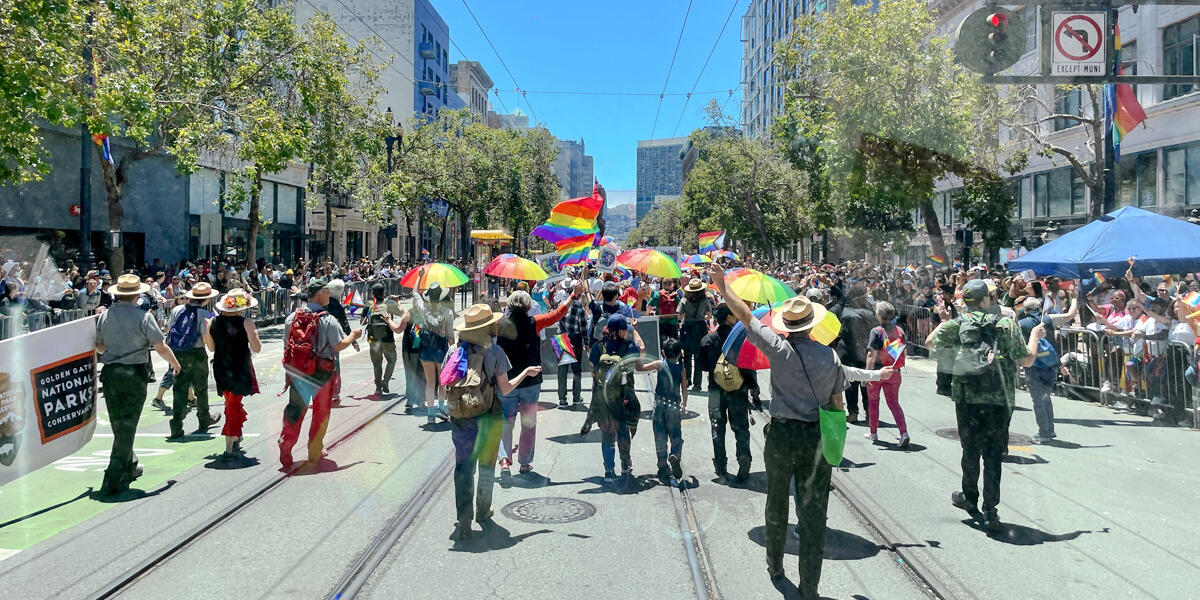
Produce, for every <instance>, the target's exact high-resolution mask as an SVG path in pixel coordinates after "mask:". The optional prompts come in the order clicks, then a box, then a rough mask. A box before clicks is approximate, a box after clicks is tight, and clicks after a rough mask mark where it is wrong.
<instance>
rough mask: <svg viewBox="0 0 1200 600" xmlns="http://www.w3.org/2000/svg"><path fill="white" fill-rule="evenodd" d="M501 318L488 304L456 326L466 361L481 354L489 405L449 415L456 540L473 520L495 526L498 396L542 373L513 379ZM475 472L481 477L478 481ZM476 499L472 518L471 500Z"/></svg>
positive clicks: (536, 369)
mask: <svg viewBox="0 0 1200 600" xmlns="http://www.w3.org/2000/svg"><path fill="white" fill-rule="evenodd" d="M501 317H503V315H502V314H500V313H494V312H492V309H491V308H490V307H489V306H488V305H486V304H475V305H473V306H471V307H469V308H467V310H466V311H464V312H463V317H462V321H461V322H459V323H455V324H454V329H455V331H456V332H457V334H458V347H459V349H461V350H463V351H464V354H465V357H463V360H465V361H467V363H468V364H469V363H470V361H471V358H472V357H473V356H475V355H476V354H479V353H482V354H483V358H482V361H481V364H480V368H481V369H482V371H483V372H482V373H481V380H482V383H481V386H482V387H483V388H485V390H484V396H485V397H490V398H491V401H492V403H491V406H490V407H489V408H488V409H487V410H485V411H484V412H483V414H481V415H478V416H475V417H469V418H460V417H457V416H454V415H451V416H450V427H451V429H450V439H451V441H452V443H453V444H454V506H455V515H456V516H457V518H458V527H457V529H458V539H459V540H460V541H461V540H465V539H467V538H469V537H471V534H472V532H471V517H472V516H474V518H475V521H476V522H477V523H479V524H480V525H482V526H483V527H484V528H485V529H487V528H488V527H490V526H491V524H492V514H493V513H492V490H493V488H494V486H495V483H496V457H497V455H498V454H499V452H500V436H501V434H502V430H503V428H504V418H503V416H502V414H501V404H500V402H499V401H498V399H497V398H496V395H497V394H499V395H501V396H505V395H508V394H511V393H512V391H513V390H515V389H516V388H517V387H518V386H520V385H521V383H522V382H524V381H525V380H526V379H527V378H530V377H537V376H539V375H541V373H542V367H541V366H528V367H526V368H525V369H523V370H522V371H521V372H520V373H517V374H516V376H515V377H513V378H512V379H509V376H508V375H509V370H510V369H511V368H512V363H510V362H509V360H508V355H507V354H506V353H505V352H504V349H503V348H501V347H500V346H499V345H498V344H496V343H495V338H496V335H497V333H498V331H499V326H498V322H499V321H500V318H501ZM476 470H478V472H479V478H478V479H476V478H475V473H476ZM472 499H474V501H475V502H474V504H475V506H474V509H475V510H474V514H472V510H471V508H472V507H471V501H472Z"/></svg>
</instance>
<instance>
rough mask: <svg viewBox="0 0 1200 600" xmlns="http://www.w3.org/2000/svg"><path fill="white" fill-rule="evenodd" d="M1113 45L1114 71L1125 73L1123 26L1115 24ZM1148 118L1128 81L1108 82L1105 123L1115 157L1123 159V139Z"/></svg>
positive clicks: (1105, 92) (1119, 73)
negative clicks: (1114, 55)
mask: <svg viewBox="0 0 1200 600" xmlns="http://www.w3.org/2000/svg"><path fill="white" fill-rule="evenodd" d="M1114 29H1115V34H1116V35H1114V36H1113V46H1114V49H1115V50H1116V52H1115V54H1116V57H1115V60H1114V61H1113V63H1114V68H1113V72H1114V73H1115V74H1117V75H1122V74H1124V73H1123V72H1124V69H1122V68H1121V28H1120V27H1119V26H1115V27H1114ZM1145 120H1146V111H1144V110H1142V105H1141V104H1140V103H1139V102H1138V99H1137V94H1135V93H1134V91H1133V86H1131V85H1129V84H1128V83H1120V84H1116V85H1113V84H1108V85H1105V86H1104V123H1105V127H1106V128H1107V130H1108V132H1109V133H1108V138H1109V141H1110V143H1112V149H1113V159H1115V160H1118V161H1119V160H1121V140H1123V139H1125V136H1126V135H1128V134H1129V132H1130V131H1133V128H1134V127H1137V125H1138V123H1142V122H1143V121H1145Z"/></svg>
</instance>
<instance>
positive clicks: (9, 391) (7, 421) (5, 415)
mask: <svg viewBox="0 0 1200 600" xmlns="http://www.w3.org/2000/svg"><path fill="white" fill-rule="evenodd" d="M22 387H23V386H22V385H21V384H20V382H13V380H12V376H11V375H9V374H8V373H0V465H4V466H6V467H11V466H12V464H13V463H14V462H15V461H16V460H17V451H18V450H20V448H21V438H22V437H23V436H22V431H23V430H24V429H25V415H24V407H25V394H24V392H23V390H22Z"/></svg>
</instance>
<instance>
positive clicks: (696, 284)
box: [683, 277, 704, 292]
mask: <svg viewBox="0 0 1200 600" xmlns="http://www.w3.org/2000/svg"><path fill="white" fill-rule="evenodd" d="M683 291H685V292H702V291H704V282H703V281H700V278H699V277H693V278H692V279H691V281H688V284H687V286H686V287H684V288H683Z"/></svg>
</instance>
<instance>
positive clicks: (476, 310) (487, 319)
mask: <svg viewBox="0 0 1200 600" xmlns="http://www.w3.org/2000/svg"><path fill="white" fill-rule="evenodd" d="M503 316H504V315H502V314H500V313H497V312H492V308H491V307H490V306H488V305H486V304H472V305H471V306H470V307H468V308H467V310H466V312H464V313H463V318H462V322H461V323H455V324H454V329H455V330H456V331H459V332H464V333H465V332H468V331H475V330H478V329H482V328H484V327H487V326H488V325H491V324H492V323H495V322H496V321H499V320H500V317H503Z"/></svg>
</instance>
